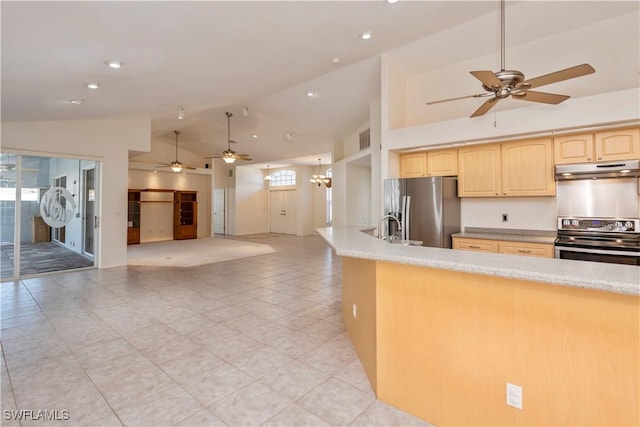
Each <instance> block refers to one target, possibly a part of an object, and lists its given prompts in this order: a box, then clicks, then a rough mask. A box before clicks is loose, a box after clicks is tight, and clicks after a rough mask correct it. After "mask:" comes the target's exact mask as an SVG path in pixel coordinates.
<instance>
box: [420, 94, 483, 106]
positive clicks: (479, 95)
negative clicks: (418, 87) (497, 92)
mask: <svg viewBox="0 0 640 427" xmlns="http://www.w3.org/2000/svg"><path fill="white" fill-rule="evenodd" d="M486 96H493V93H490V92H487V93H479V94H477V95H467V96H459V97H457V98H448V99H441V100H439V101H431V102H427V105H432V104H439V103H441V102H449V101H457V100H459V99H467V98H484V97H486Z"/></svg>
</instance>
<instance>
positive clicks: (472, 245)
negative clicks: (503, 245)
mask: <svg viewBox="0 0 640 427" xmlns="http://www.w3.org/2000/svg"><path fill="white" fill-rule="evenodd" d="M453 249H461V250H464V251H476V252H493V253H496V252H498V242H496V241H493V240H477V239H459V238H455V237H454V238H453Z"/></svg>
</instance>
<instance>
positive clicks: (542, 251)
mask: <svg viewBox="0 0 640 427" xmlns="http://www.w3.org/2000/svg"><path fill="white" fill-rule="evenodd" d="M498 248H499V252H500V253H501V254H509V255H525V256H537V257H542V258H553V245H546V244H543V243H521V242H499V244H498Z"/></svg>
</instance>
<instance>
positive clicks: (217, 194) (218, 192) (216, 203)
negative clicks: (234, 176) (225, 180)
mask: <svg viewBox="0 0 640 427" xmlns="http://www.w3.org/2000/svg"><path fill="white" fill-rule="evenodd" d="M225 192H226V190H225V189H224V188H214V189H213V232H214V233H215V234H226V231H225V212H226V209H225V207H226V200H227V198H226V197H225Z"/></svg>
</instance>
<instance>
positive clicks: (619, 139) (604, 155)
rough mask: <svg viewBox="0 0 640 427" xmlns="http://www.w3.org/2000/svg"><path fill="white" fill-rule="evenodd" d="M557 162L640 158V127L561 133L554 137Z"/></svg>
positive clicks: (558, 163)
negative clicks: (573, 133)
mask: <svg viewBox="0 0 640 427" xmlns="http://www.w3.org/2000/svg"><path fill="white" fill-rule="evenodd" d="M553 143H554V151H555V164H556V165H564V164H570V163H589V162H607V161H615V160H631V159H640V129H638V128H628V129H615V130H611V131H607V132H596V133H583V134H575V135H564V136H557V137H555V138H554V139H553Z"/></svg>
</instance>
